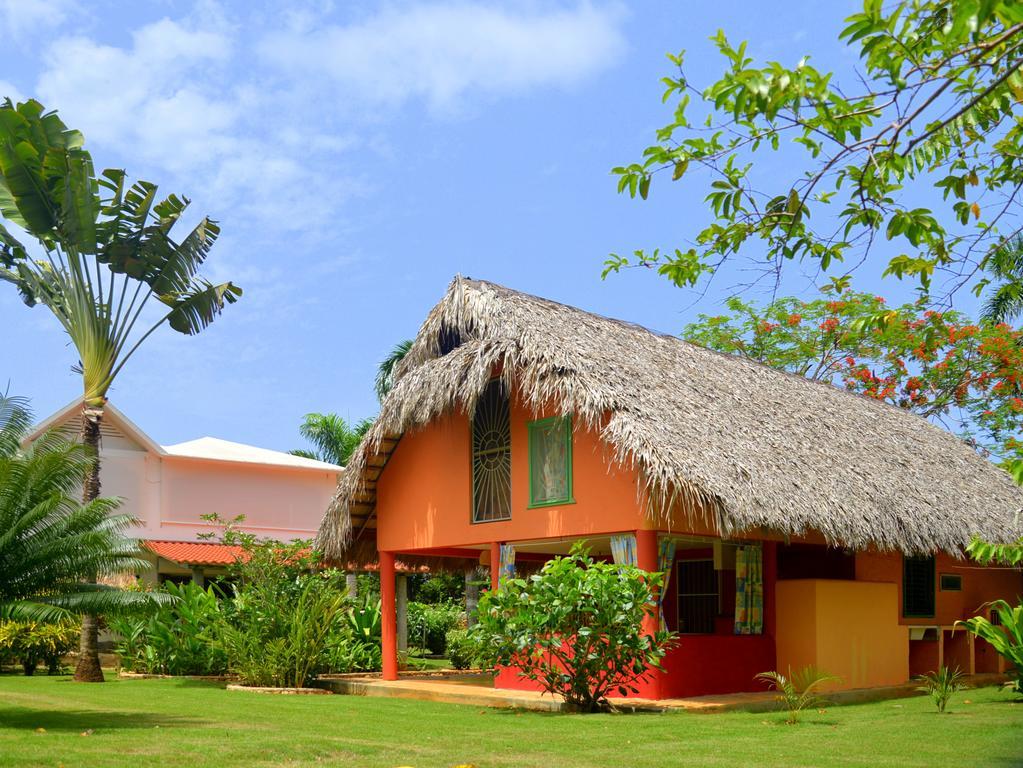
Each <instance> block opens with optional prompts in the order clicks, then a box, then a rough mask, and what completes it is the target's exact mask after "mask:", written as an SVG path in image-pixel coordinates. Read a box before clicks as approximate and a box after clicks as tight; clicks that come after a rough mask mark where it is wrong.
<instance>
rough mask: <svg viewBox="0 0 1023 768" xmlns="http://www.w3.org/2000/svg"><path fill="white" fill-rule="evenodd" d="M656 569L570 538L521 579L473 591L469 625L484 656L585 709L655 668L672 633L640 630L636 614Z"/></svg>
mask: <svg viewBox="0 0 1023 768" xmlns="http://www.w3.org/2000/svg"><path fill="white" fill-rule="evenodd" d="M659 585H660V575H659V574H655V573H645V572H644V571H641V570H640V569H639V568H636V567H634V566H623V565H614V564H612V563H605V562H600V561H596V560H593V559H592V558H591V557H589V554H588V552H587V551H586V550H585V549H583V548H582V547H580V546H579V545H576V546H575V547H573V549H572V551H571V553H570V554H569V555H568V556H567V557H556V558H554V559H553V560H550V561H548V562H547V563H546V564H545V565H544V566H543V568H542V569H541V570H540V572H539V573H537V574H535V575H533V576H531V577H530V578H529V579H528V580H526V579H508V580H506V581H505V582H504V584H502V585H501V588H500V589H498V590H496V591H490V592H488V593H487V594H485V595H484V596H483V597H482V598H481V599H480V606H479V611H478V616H479V620H478V623H477V624H476V626H474V627H473V628H472V630H470V631H471V632H472V635H473V637H474V638H475V639H476V641H477V642H478V644H479V646H480V647H481V648H482V649H483V655H484V657H485V658H486V659H487V661H488V662H490V661H492V662H494V663H496V664H500V665H503V666H510V667H517V668H518V674H519V675H520V676H521V677H523V678H525V679H527V680H532V681H535V682H537V683H539V684H540V686H541V687H542V688H543V689H544V690H545V691H548V692H549V693H553V694H557V695H559V696H562V697H564V699H565V701H566V702H567V703H568V704H569V706H571V707H573V708H575V709H578V710H581V711H584V712H592V711H596V710H599V709H604V708H607V707H608V702H607V697H608V696H610V695H614V694H615V693H619V694H621V695H623V696H624V695H626V694H628V693H629V692H633V693H635V692H637V691H638V689H637V687H636V683H637V682H638V681H639V680H640V679H642V678H643V677H644V676H646V675H647V674H648V671H649V669H650V668H654V669H660V661H661V659H662V658H663V656H664V653H665V650H666V648H667V646H668V644H669V643H670V642H671V635H669V634H668V633H666V632H660V631H658V632H657V633H656V634H655V635H653V636H651V635H646V634H643V632H642V631H641V627H642V622H643V618H644V616H646V614H647V612H648V611H649V610H651V606H652V602H653V593H652V589H653V588H656V587H658V586H659Z"/></svg>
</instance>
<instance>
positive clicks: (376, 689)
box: [316, 675, 1004, 713]
mask: <svg viewBox="0 0 1023 768" xmlns="http://www.w3.org/2000/svg"><path fill="white" fill-rule="evenodd" d="M446 678H447V679H446ZM456 679H457V682H452V680H456ZM476 679H477V681H478V682H477V684H473V682H472V676H470V675H461V676H458V677H457V678H456V677H453V676H437V677H426V676H416V677H403V678H402V679H399V680H389V681H385V680H381V679H380V678H379V676H370V675H367V676H365V677H359V676H348V675H346V676H343V677H335V678H327V679H321V680H318V681H317V683H316V685H318V686H320V687H323V688H327V689H329V690H331V691H333V692H334V693H342V694H349V695H354V696H383V697H390V698H399V699H420V700H423V701H441V702H446V703H449V704H466V705H469V706H475V707H503V708H512V709H528V710H534V711H541V712H558V711H561V710H562V709H563V708H564V704H563V702H562V701H561V700H560V699H555V698H553V697H552V696H550V695H547V694H542V693H536V692H533V691H509V690H505V689H502V688H493V687H489V686H490V684H489V678H486V677H483V676H478V677H477V678H476ZM1003 679H1004V677H1003V676H999V675H975V676H974V677H973V678H971V679H970V682H971V683H972V684H973V685H975V686H981V685H992V684H994V683H997V682H999V681H1001V680H1003ZM916 689H917V683H906V684H904V685H893V686H887V687H884V688H859V689H854V690H850V691H835V692H833V693H829V694H827V698H828V699H829V701H830V702H831V703H832V704H859V703H863V702H867V701H880V700H882V699H898V698H905V697H907V696H915V695H918V692H917V690H916ZM611 703H612V704H614V705H615V706H616V707H618V708H619V709H623V710H633V711H646V712H671V711H688V712H706V713H712V712H728V711H735V710H741V711H745V712H765V711H768V710H773V709H777V707H778V704H777V700H776V698H775V694H774V693H773V692H763V693H729V694H719V695H716V696H694V697H692V698H686V699H659V700H653V699H611Z"/></svg>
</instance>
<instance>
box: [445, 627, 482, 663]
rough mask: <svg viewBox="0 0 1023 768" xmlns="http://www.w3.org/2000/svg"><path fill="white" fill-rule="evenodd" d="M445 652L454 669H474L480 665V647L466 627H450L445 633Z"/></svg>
mask: <svg viewBox="0 0 1023 768" xmlns="http://www.w3.org/2000/svg"><path fill="white" fill-rule="evenodd" d="M447 654H448V659H449V660H450V661H451V666H453V667H454V668H455V669H474V668H476V667H478V666H480V662H481V657H480V647H479V644H478V643H477V641H476V639H475V637H474V636H473V635H472V634H470V632H469V630H467V629H452V630H451V631H449V632H448V634H447Z"/></svg>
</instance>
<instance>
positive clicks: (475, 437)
mask: <svg viewBox="0 0 1023 768" xmlns="http://www.w3.org/2000/svg"><path fill="white" fill-rule="evenodd" d="M472 497H473V498H472V501H473V506H472V521H473V522H474V523H488V522H492V521H494V520H510V519H511V415H510V412H509V407H508V396H507V394H506V393H505V391H504V387H503V386H502V385H501V382H499V381H493V382H491V383H490V386H488V387H487V391H486V392H484V393H483V396H482V397H481V398H480V399H479V402H478V403H477V404H476V413H475V414H473V418H472Z"/></svg>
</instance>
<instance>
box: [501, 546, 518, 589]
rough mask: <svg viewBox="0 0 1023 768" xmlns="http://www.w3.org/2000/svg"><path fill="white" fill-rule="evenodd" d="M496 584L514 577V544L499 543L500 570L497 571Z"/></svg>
mask: <svg viewBox="0 0 1023 768" xmlns="http://www.w3.org/2000/svg"><path fill="white" fill-rule="evenodd" d="M497 574H498V576H497V578H498V584H500V583H501V582H502V581H504V580H505V579H514V578H515V545H514V544H502V545H501V563H500V570H499V571H498V572H497Z"/></svg>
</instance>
